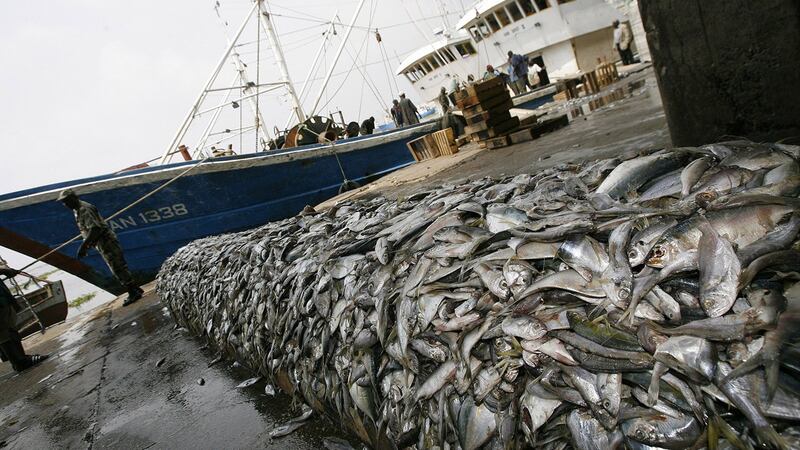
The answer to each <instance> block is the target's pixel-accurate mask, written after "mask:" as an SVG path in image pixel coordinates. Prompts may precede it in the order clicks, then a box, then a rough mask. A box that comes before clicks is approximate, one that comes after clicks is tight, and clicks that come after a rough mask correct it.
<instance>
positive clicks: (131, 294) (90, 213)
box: [58, 189, 144, 306]
mask: <svg viewBox="0 0 800 450" xmlns="http://www.w3.org/2000/svg"><path fill="white" fill-rule="evenodd" d="M58 201H60V202H62V203H63V204H64V205H65V206H66V207H67V208H69V209H71V210H72V211H73V212H74V214H75V222H76V223H77V224H78V229H79V230H80V232H81V235H82V236H83V243H82V244H81V246H80V248H79V249H78V255H77V256H78V259H80V258H83V257H84V256H86V254H87V253H88V252H89V249H90V248H92V247H94V248H96V249H97V252H98V253H100V256H102V257H103V259H104V260H105V262H106V264H108V268H109V269H111V272H112V273H113V274H114V276H115V277H116V278H117V281H119V282H120V284H122V285H123V286H124V287H125V288H126V289H127V290H128V298H126V299H125V302H124V303H123V304H122V306H128V305H130V304H131V303H133V302H135V301H136V300H139V299H140V298H142V294H143V293H144V291H142V289H141V288H140V287H139V286H138V285H137V284H136V283H135V282H134V281H133V276H131V273H130V271H129V270H128V263H127V262H125V255H124V254H123V253H122V247H121V246H120V245H119V241H118V240H117V235H116V234H114V232H113V231H112V230H111V227H109V226H108V224H107V223H106V221H105V220H103V217H102V216H100V213H99V212H98V211H97V208H96V207H95V206H94V205H92V204H91V203H87V202H84V201H82V200H81V199H80V198H78V195H77V194H75V192H74V191H73V190H72V189H65V190H63V191H61V194H59V196H58Z"/></svg>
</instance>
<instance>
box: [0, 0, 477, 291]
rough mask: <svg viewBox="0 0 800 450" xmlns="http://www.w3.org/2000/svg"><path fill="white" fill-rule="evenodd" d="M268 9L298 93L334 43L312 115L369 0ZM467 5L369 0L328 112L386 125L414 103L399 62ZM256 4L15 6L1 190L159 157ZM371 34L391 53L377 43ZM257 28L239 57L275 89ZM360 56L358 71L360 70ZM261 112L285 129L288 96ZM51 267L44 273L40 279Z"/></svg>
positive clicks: (60, 1)
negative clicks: (400, 107) (400, 101)
mask: <svg viewBox="0 0 800 450" xmlns="http://www.w3.org/2000/svg"><path fill="white" fill-rule="evenodd" d="M216 3H219V6H218V8H215V4H216ZM265 3H266V4H267V7H268V9H269V10H270V12H271V13H272V18H273V22H274V24H275V27H276V30H277V32H278V35H279V39H280V40H281V43H282V46H283V48H284V53H285V56H286V60H287V65H288V68H289V73H290V76H291V78H292V80H293V81H294V83H295V85H296V89H297V91H298V93H299V91H300V90H301V89H302V87H303V83H302V82H303V80H305V79H306V76H307V75H308V74H309V71H310V70H311V65H312V62H313V60H314V57H315V55H316V54H317V52H318V49H320V47H321V44H322V43H323V42H326V44H325V46H324V51H323V52H322V55H323V57H322V58H321V61H322V63H321V64H320V65H319V67H318V68H317V70H316V72H314V73H313V74H312V77H311V78H312V80H315V81H313V82H312V83H311V84H310V86H309V89H308V91H309V94H307V95H306V97H304V103H305V107H306V108H308V107H310V104H311V103H312V102H313V97H314V96H315V95H316V93H317V91H318V90H319V89H320V84H321V78H322V77H323V75H324V73H325V72H326V71H327V70H328V68H329V67H330V65H331V63H332V61H333V56H334V54H335V53H336V50H337V48H338V46H339V44H340V42H341V40H340V39H341V38H342V37H343V36H344V33H345V28H346V27H345V25H346V24H349V22H350V20H351V17H352V15H353V13H354V12H355V10H356V6H357V5H358V3H359V2H358V0H309V1H305V0H301V1H297V0H295V1H292V0H274V1H273V0H266V1H265ZM471 4H472V0H441V1H439V0H436V1H435V0H366V1H365V3H364V6H363V8H362V10H361V12H360V15H359V17H358V19H357V21H356V27H355V28H354V30H353V32H352V35H351V37H350V39H349V41H348V42H349V44H348V46H347V47H346V51H345V52H344V53H343V56H342V58H341V59H340V61H339V63H338V65H337V66H336V68H335V69H334V71H333V73H334V76H333V77H332V78H331V81H330V84H329V86H328V89H327V90H326V94H325V95H323V97H322V98H323V100H322V102H321V104H324V105H325V106H324V108H321V111H322V113H325V114H327V113H329V112H331V111H335V110H341V111H342V113H343V114H344V117H345V119H346V120H347V121H351V120H362V119H365V118H367V117H369V116H374V117H375V118H376V120H377V122H379V123H380V122H381V121H382V119H383V107H384V104H388V103H389V102H390V101H391V99H392V98H395V97H396V93H397V91H398V90H403V91H405V92H407V93H408V95H409V97H410V98H412V100H416V99H414V93H413V90H412V88H411V85H410V83H408V82H407V81H406V80H405V78H402V77H396V76H395V75H394V73H395V71H396V68H397V66H398V64H399V61H400V60H402V59H403V58H404V57H405V56H406V55H408V54H409V53H410V52H412V51H413V50H415V49H416V48H418V47H420V46H422V45H425V44H427V43H430V42H433V41H434V40H436V39H437V37H436V36H434V34H433V30H434V29H435V28H437V27H442V26H443V24H445V23H449V24H451V25H452V24H455V23H456V22H457V20H458V19H459V18H460V17H461V15H462V13H463V11H464V10H465V8H468V7H469V6H470V5H471ZM251 5H252V3H251V2H250V0H219V1H218V2H216V1H214V0H170V1H159V0H138V1H133V2H132V1H119V0H69V1H67V0H50V1H48V2H45V3H42V2H30V1H22V0H16V1H13V0H12V1H10V2H6V4H4V8H3V14H0V30H2V31H0V60H2V61H3V68H2V69H0V100H1V101H0V130H1V131H2V137H3V145H2V149H1V150H0V152H1V153H2V156H3V159H4V164H3V168H4V169H5V170H4V171H3V175H2V176H0V193H8V192H13V191H17V190H20V189H25V188H30V187H35V186H40V185H44V184H48V183H54V182H60V181H67V180H71V179H77V178H82V177H87V176H93V175H98V174H102V173H109V172H115V171H117V170H120V169H122V168H125V167H130V166H132V165H134V164H137V163H141V162H144V161H148V160H151V159H153V158H157V157H159V156H160V155H161V154H162V153H163V152H164V150H165V149H166V148H167V147H168V145H169V143H170V141H171V140H172V138H173V136H174V134H175V132H176V130H177V129H178V126H179V125H180V123H181V121H182V120H183V118H184V116H185V115H186V114H187V112H188V111H189V110H190V108H191V106H192V104H193V102H194V101H195V99H196V97H197V96H198V94H199V93H200V91H201V90H202V87H203V86H204V85H205V83H206V82H207V80H208V79H209V76H210V75H211V73H212V70H213V69H214V67H215V66H216V65H217V63H218V61H219V60H220V57H221V56H222V54H223V52H224V51H225V50H226V48H227V45H228V43H227V42H228V41H227V38H228V37H232V36H233V34H234V33H235V31H236V29H237V28H238V27H239V25H240V24H241V23H242V21H243V20H244V17H245V16H246V14H247V12H248V11H249V9H250V7H251ZM337 14H338V18H339V19H338V21H337V22H338V24H336V25H335V26H334V28H335V32H336V35H335V36H332V37H331V39H330V40H325V39H324V38H323V32H324V31H325V30H326V28H327V27H328V24H326V23H325V22H326V21H329V20H330V19H331V18H333V17H334V15H337ZM225 23H227V26H226V25H224V24H225ZM375 28H377V29H378V30H379V31H380V34H381V37H382V41H383V49H381V48H380V47H379V46H378V44H377V41H376V39H375V36H374V29H375ZM369 29H371V30H373V31H368V30H369ZM258 30H259V27H258V26H256V24H255V22H254V21H251V22H250V23H249V25H248V26H247V27H246V28H245V32H244V33H243V35H242V38H241V39H240V41H239V42H240V43H242V44H243V45H240V46H237V47H236V51H237V53H238V54H240V57H241V59H242V61H243V62H244V63H245V64H246V65H247V70H248V74H249V76H250V79H251V81H256V79H258V80H259V82H260V83H268V82H275V81H278V80H279V71H278V70H277V66H276V65H275V59H274V57H273V55H272V52H271V49H270V47H269V46H268V42H267V40H266V35H265V34H264V32H263V31H261V32H259V31H258ZM259 33H260V34H259ZM257 42H260V50H261V53H260V55H261V57H260V58H259V57H257V54H259V53H258V51H257V50H258V45H259V44H257ZM354 57H355V58H356V59H357V60H358V61H359V64H354V62H353V61H354ZM385 59H388V61H386V62H384V60H385ZM365 62H366V64H364V63H365ZM362 65H364V68H363V70H364V71H365V73H366V76H367V78H368V79H370V80H371V83H369V84H368V83H366V82H365V81H364V77H362V76H361V75H360V74H359V70H358V68H357V67H360V66H362ZM256 68H258V69H260V70H259V71H258V74H256ZM235 75H236V73H235V72H234V69H233V65H232V64H231V63H226V64H225V66H224V68H223V71H222V73H221V74H220V76H219V79H218V82H217V83H216V84H215V85H214V87H215V88H221V87H229V86H231V82H232V80H233V79H234V77H235ZM237 84H238V83H237ZM370 84H371V85H372V87H371V88H370ZM373 91H374V92H373ZM225 93H227V91H219V92H216V93H214V94H209V98H208V100H207V102H206V103H205V104H204V107H205V108H211V107H213V106H216V105H219V104H222V103H225V102H224V95H225ZM235 95H237V96H238V95H240V94H239V93H238V91H236V92H235ZM243 103H244V102H243ZM201 109H202V108H201ZM259 110H260V111H261V113H262V115H263V117H264V121H265V123H266V124H267V127H268V128H269V129H270V130H272V128H273V126H276V125H277V126H278V127H279V128H284V127H285V125H286V123H287V118H288V115H289V100H288V97H287V96H286V94H285V91H280V92H278V91H276V92H272V93H268V94H262V95H260V96H259ZM223 111H224V112H223V114H221V117H220V122H219V125H220V126H222V128H225V127H227V128H229V129H237V128H239V127H240V126H241V127H245V126H247V125H249V124H252V123H253V121H252V119H246V118H244V116H245V114H250V112H249V108H247V107H245V106H244V104H243V105H242V108H240V109H233V108H231V107H225V108H223ZM240 112H241V113H242V114H241V115H240V114H239V113H240ZM207 117H209V116H208V115H206V116H204V118H207ZM249 117H250V118H252V117H253V116H252V115H250V116H249ZM248 120H249V123H248ZM204 127H205V123H203V122H202V121H198V122H196V123H195V124H194V125H193V127H192V128H191V129H190V133H189V134H188V135H187V139H186V141H187V143H188V144H189V145H190V147H191V144H192V143H196V141H197V138H198V137H199V136H200V134H202V131H203V129H204ZM227 136H230V135H225V134H223V135H219V136H216V137H212V139H211V140H210V141H209V142H213V141H214V139H222V138H225V137H227ZM222 143H224V144H227V143H233V144H234V147H235V149H237V150H239V149H240V148H244V149H245V151H247V152H249V151H252V150H253V148H254V147H255V146H256V145H257V142H256V138H255V133H252V132H251V133H249V134H246V135H244V136H242V138H241V140H240V139H238V138H236V139H233V140H227V141H224V142H222ZM218 146H221V145H218ZM0 256H2V257H3V258H5V259H6V260H8V261H9V263H11V264H12V266H16V267H20V266H21V265H23V264H25V263H27V262H28V261H30V259H28V258H27V257H24V256H22V255H19V254H16V253H14V252H11V251H10V250H7V249H3V248H0ZM46 270H48V269H47V268H46V267H39V269H38V270H37V272H44V271H46ZM78 281H80V280H78ZM87 289H89V288H88V287H86V286H83V287H81V290H87Z"/></svg>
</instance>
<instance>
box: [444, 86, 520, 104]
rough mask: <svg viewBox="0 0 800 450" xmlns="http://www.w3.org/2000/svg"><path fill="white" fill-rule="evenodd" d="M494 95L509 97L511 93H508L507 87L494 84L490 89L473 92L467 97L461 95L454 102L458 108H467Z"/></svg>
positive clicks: (494, 96)
mask: <svg viewBox="0 0 800 450" xmlns="http://www.w3.org/2000/svg"><path fill="white" fill-rule="evenodd" d="M461 92H464V91H461ZM496 97H508V98H511V95H509V93H508V89H506V87H505V86H496V87H493V88H491V89H487V90H485V91H481V92H479V93H477V94H473V95H470V96H467V97H461V99H460V100H457V101H456V104H457V105H458V107H459V108H461V109H464V108H469V107H470V106H475V105H478V104H481V103H485V102H487V101H489V100H491V99H493V98H496Z"/></svg>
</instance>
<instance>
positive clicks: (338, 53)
mask: <svg viewBox="0 0 800 450" xmlns="http://www.w3.org/2000/svg"><path fill="white" fill-rule="evenodd" d="M365 1H366V0H361V1H360V2H358V7H356V12H355V14H353V19H352V20H351V21H350V25H349V26H348V27H347V32H345V34H344V38H342V43H341V44H339V49H338V50H337V51H336V56H335V57H334V58H333V64H331V67H330V68H329V69H328V73H327V74H326V75H325V80H324V81H323V82H322V87H321V88H320V90H319V94H317V98H316V100H314V106H312V107H311V114H312V115H313V114H314V113H315V112H316V111H317V106H319V102H320V101H321V100H322V95H323V94H324V93H325V89H326V88H327V87H328V82H329V81H330V80H331V76H332V75H333V69H334V68H336V63H337V62H338V61H339V57H340V56H342V52H343V51H344V46H345V44H346V43H347V40H348V39H349V38H350V32H351V31H353V25H355V24H356V19H358V14H359V13H360V12H361V7H363V6H364V2H365ZM354 64H355V62H354Z"/></svg>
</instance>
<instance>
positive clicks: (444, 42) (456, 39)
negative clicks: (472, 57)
mask: <svg viewBox="0 0 800 450" xmlns="http://www.w3.org/2000/svg"><path fill="white" fill-rule="evenodd" d="M469 41H470V37H469V34H468V33H467V32H466V31H464V30H459V31H458V32H457V33H456V35H455V36H450V37H445V38H442V39H439V40H438V41H436V42H433V43H432V44H428V45H424V46H422V47H420V48H418V49H416V50H414V51H413V52H412V53H411V54H410V55H408V56H407V57H406V59H404V60H403V61H402V62H401V63H400V65H399V66H398V67H397V73H396V74H397V75H402V74H403V72H405V71H407V70H408V69H410V68H412V66H414V65H415V64H417V63H420V62H422V61H424V60H425V59H426V58H428V57H429V56H432V55H435V54H436V53H437V52H439V51H440V50H442V49H444V48H445V47H448V46H450V45H458V44H463V43H465V42H469Z"/></svg>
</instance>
